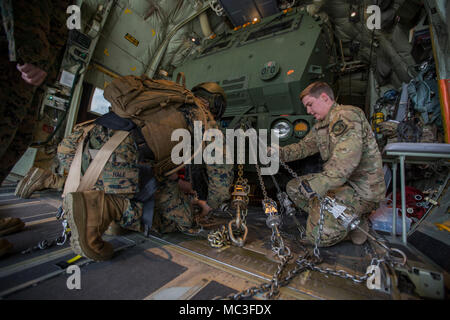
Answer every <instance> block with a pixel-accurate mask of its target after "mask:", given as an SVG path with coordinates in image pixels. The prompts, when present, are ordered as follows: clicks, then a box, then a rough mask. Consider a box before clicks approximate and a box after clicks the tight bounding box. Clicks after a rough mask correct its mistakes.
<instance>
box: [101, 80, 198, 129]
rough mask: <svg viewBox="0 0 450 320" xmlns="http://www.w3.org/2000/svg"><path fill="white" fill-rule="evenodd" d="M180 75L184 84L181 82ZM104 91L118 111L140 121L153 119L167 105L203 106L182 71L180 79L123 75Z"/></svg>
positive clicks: (120, 114)
mask: <svg viewBox="0 0 450 320" xmlns="http://www.w3.org/2000/svg"><path fill="white" fill-rule="evenodd" d="M180 79H182V81H183V82H182V84H179V81H180ZM103 95H104V97H105V99H106V100H108V101H109V102H110V103H111V109H112V111H113V112H114V113H116V114H117V115H118V116H120V117H122V118H131V119H132V120H133V121H135V122H136V123H137V124H138V125H140V124H141V122H142V121H146V120H151V117H152V116H153V115H154V114H155V113H157V112H158V111H159V110H161V109H163V108H166V107H167V106H173V107H175V108H178V107H180V106H182V105H184V104H196V105H197V106H199V107H201V106H202V105H201V102H200V101H199V100H198V99H197V98H196V97H195V96H194V94H193V93H192V92H191V91H190V90H188V89H186V79H185V77H184V74H183V73H179V74H178V76H177V81H176V82H174V81H169V80H155V79H150V78H148V77H147V76H145V75H143V76H141V77H137V76H124V77H120V78H118V79H115V80H114V81H112V83H111V84H110V85H108V86H107V87H106V88H105V91H104V93H103Z"/></svg>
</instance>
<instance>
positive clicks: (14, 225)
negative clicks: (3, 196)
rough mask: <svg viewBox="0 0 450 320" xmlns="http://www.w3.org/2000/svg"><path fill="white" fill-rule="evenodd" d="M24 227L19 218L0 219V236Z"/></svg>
mask: <svg viewBox="0 0 450 320" xmlns="http://www.w3.org/2000/svg"><path fill="white" fill-rule="evenodd" d="M24 227H25V223H23V221H22V220H20V219H19V218H11V217H7V218H1V219H0V236H5V235H7V234H10V233H14V232H17V231H20V230H22V229H23V228H24Z"/></svg>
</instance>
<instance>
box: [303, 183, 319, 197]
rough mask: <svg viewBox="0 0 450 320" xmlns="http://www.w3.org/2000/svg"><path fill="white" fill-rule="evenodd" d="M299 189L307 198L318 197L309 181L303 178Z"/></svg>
mask: <svg viewBox="0 0 450 320" xmlns="http://www.w3.org/2000/svg"><path fill="white" fill-rule="evenodd" d="M298 190H299V191H300V192H301V193H302V194H303V195H304V196H305V197H306V198H307V199H312V198H314V197H317V193H315V192H314V191H313V189H312V188H311V186H310V185H309V183H308V181H306V180H302V181H301V182H300V185H299V186H298Z"/></svg>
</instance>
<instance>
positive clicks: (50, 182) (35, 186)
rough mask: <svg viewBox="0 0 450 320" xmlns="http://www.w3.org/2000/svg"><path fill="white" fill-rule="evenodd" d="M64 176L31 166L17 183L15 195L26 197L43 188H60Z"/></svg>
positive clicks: (62, 184)
mask: <svg viewBox="0 0 450 320" xmlns="http://www.w3.org/2000/svg"><path fill="white" fill-rule="evenodd" d="M65 180H66V179H65V177H62V176H60V175H57V174H55V173H53V172H51V171H50V170H45V169H42V168H31V169H30V171H28V173H27V175H26V176H25V177H24V178H23V179H22V180H21V181H20V182H19V183H18V185H17V187H16V191H15V195H16V196H17V197H20V198H24V199H28V198H29V197H30V196H31V195H32V194H33V192H35V191H40V190H44V189H58V190H59V189H62V187H63V186H64V182H65Z"/></svg>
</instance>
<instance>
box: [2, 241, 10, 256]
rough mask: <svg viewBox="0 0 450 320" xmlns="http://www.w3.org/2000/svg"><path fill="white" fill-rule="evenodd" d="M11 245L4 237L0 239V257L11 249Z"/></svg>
mask: <svg viewBox="0 0 450 320" xmlns="http://www.w3.org/2000/svg"><path fill="white" fill-rule="evenodd" d="M12 247H13V245H12V244H11V243H10V242H9V241H8V240H6V239H0V257H1V256H3V255H5V254H6V253H7V252H8V251H9V250H11V249H12Z"/></svg>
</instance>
